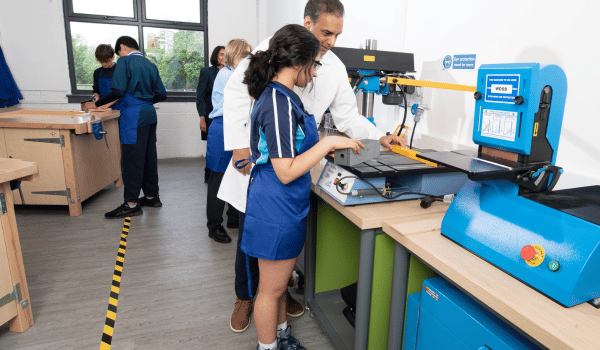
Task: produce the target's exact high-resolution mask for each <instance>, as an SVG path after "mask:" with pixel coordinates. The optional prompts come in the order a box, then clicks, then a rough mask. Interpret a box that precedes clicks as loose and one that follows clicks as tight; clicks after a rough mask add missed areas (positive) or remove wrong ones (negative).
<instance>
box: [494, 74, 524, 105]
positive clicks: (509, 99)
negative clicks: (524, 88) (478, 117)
mask: <svg viewBox="0 0 600 350" xmlns="http://www.w3.org/2000/svg"><path fill="white" fill-rule="evenodd" d="M520 77H521V76H520V75H519V74H488V75H486V84H485V102H499V103H513V104H514V103H515V97H517V95H518V93H519V81H520V80H521V79H520Z"/></svg>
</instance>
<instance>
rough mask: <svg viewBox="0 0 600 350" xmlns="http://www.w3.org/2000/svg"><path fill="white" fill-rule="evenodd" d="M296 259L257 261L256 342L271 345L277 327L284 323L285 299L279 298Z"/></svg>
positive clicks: (285, 286) (282, 293) (275, 337)
mask: <svg viewBox="0 0 600 350" xmlns="http://www.w3.org/2000/svg"><path fill="white" fill-rule="evenodd" d="M297 260H298V258H297V257H296V258H293V259H288V260H276V261H271V260H263V259H258V269H259V271H260V279H259V282H258V295H257V296H256V300H255V301H254V322H256V334H257V335H258V341H259V342H261V343H263V344H271V343H273V342H275V340H276V339H277V325H278V324H281V323H283V322H285V320H286V310H285V299H284V301H283V302H280V298H281V297H282V296H283V295H284V292H285V291H286V289H287V283H288V281H289V279H290V276H291V274H292V270H293V269H294V266H295V265H296V261H297Z"/></svg>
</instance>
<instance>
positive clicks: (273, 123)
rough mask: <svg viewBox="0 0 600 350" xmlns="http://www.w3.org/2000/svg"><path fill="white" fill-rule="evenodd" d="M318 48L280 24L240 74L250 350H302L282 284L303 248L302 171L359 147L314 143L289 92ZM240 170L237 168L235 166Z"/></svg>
mask: <svg viewBox="0 0 600 350" xmlns="http://www.w3.org/2000/svg"><path fill="white" fill-rule="evenodd" d="M320 50H321V44H320V43H319V40H317V38H316V37H315V36H314V35H313V34H312V33H311V32H310V31H308V29H306V28H304V27H303V26H300V25H297V24H288V25H286V26H284V27H283V28H281V29H280V30H278V31H277V32H276V33H275V35H274V36H273V37H272V38H271V40H270V42H269V48H268V49H267V50H266V51H258V52H257V53H256V54H254V55H252V56H251V58H250V63H249V66H248V69H247V70H246V72H245V73H244V83H245V84H247V85H248V91H249V93H250V96H251V97H252V98H254V99H255V102H254V106H253V109H252V113H251V117H250V118H251V119H250V151H251V157H252V159H251V160H252V162H253V163H254V164H255V165H254V167H253V169H252V173H251V175H250V186H249V187H248V198H247V207H246V216H245V223H244V231H243V236H242V242H241V250H242V251H243V252H244V253H245V254H246V255H247V256H250V257H255V258H257V259H258V267H259V271H260V279H259V282H258V283H259V286H258V295H257V296H256V300H255V302H254V320H255V323H256V332H257V334H258V342H259V344H258V347H257V349H258V350H273V349H284V350H287V349H305V348H304V347H302V346H301V345H300V343H299V342H298V341H297V340H296V339H295V338H294V337H292V336H291V334H290V333H291V329H290V327H289V326H288V324H287V318H286V298H285V294H284V293H285V292H286V291H287V283H288V280H289V278H290V275H291V274H292V270H293V269H294V266H295V264H296V261H297V260H298V255H299V254H300V252H301V251H302V247H303V246H304V235H305V231H306V216H307V215H308V210H309V195H310V183H311V178H310V173H309V171H310V169H311V168H312V167H314V166H315V165H316V164H317V163H318V162H319V161H320V160H321V159H322V158H323V157H324V156H325V155H326V154H327V153H329V152H331V151H332V150H335V149H343V148H352V149H353V150H354V152H355V153H359V152H360V147H364V146H363V145H362V144H361V143H360V141H358V140H354V139H349V138H345V137H340V136H328V137H325V138H324V139H323V140H321V141H319V135H318V134H317V124H316V122H315V119H314V116H312V115H309V114H308V113H307V112H306V110H305V109H304V106H303V104H302V101H301V100H300V97H299V96H298V95H297V94H296V93H295V92H294V91H293V89H294V86H298V87H300V88H304V87H306V86H307V84H308V83H310V81H311V80H312V78H313V77H316V75H317V69H318V67H319V66H320V65H321V63H320V62H319V59H320ZM236 166H242V167H243V166H245V164H236Z"/></svg>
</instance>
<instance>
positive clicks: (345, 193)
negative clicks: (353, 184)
mask: <svg viewBox="0 0 600 350" xmlns="http://www.w3.org/2000/svg"><path fill="white" fill-rule="evenodd" d="M344 179H357V180H360V181H362V182H364V183H366V184H367V185H369V186H371V187H372V188H373V189H374V190H375V192H377V194H378V195H380V196H381V197H383V198H385V199H396V198H398V197H400V196H406V195H409V194H414V195H417V196H423V197H427V198H430V199H431V200H432V201H436V200H438V201H442V200H441V199H439V198H437V197H436V196H434V195H431V194H427V193H420V192H409V191H406V192H400V193H399V194H397V195H395V196H391V197H390V196H386V195H384V194H383V193H381V192H380V189H379V188H377V187H375V185H373V184H372V183H370V182H369V181H365V180H363V179H361V178H359V177H357V176H344V177H341V178H340V179H339V180H338V182H337V183H336V184H335V188H336V190H337V191H338V193H340V194H343V195H349V194H351V192H342V191H340V186H341V184H342V180H344ZM390 192H391V191H390Z"/></svg>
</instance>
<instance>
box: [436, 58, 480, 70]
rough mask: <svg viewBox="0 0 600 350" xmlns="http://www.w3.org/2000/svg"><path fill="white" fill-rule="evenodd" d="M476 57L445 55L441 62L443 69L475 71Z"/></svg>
mask: <svg viewBox="0 0 600 350" xmlns="http://www.w3.org/2000/svg"><path fill="white" fill-rule="evenodd" d="M476 56H477V55H454V56H450V55H446V57H444V60H443V62H442V63H443V64H444V68H445V69H475V60H476V58H477V57H476Z"/></svg>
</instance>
